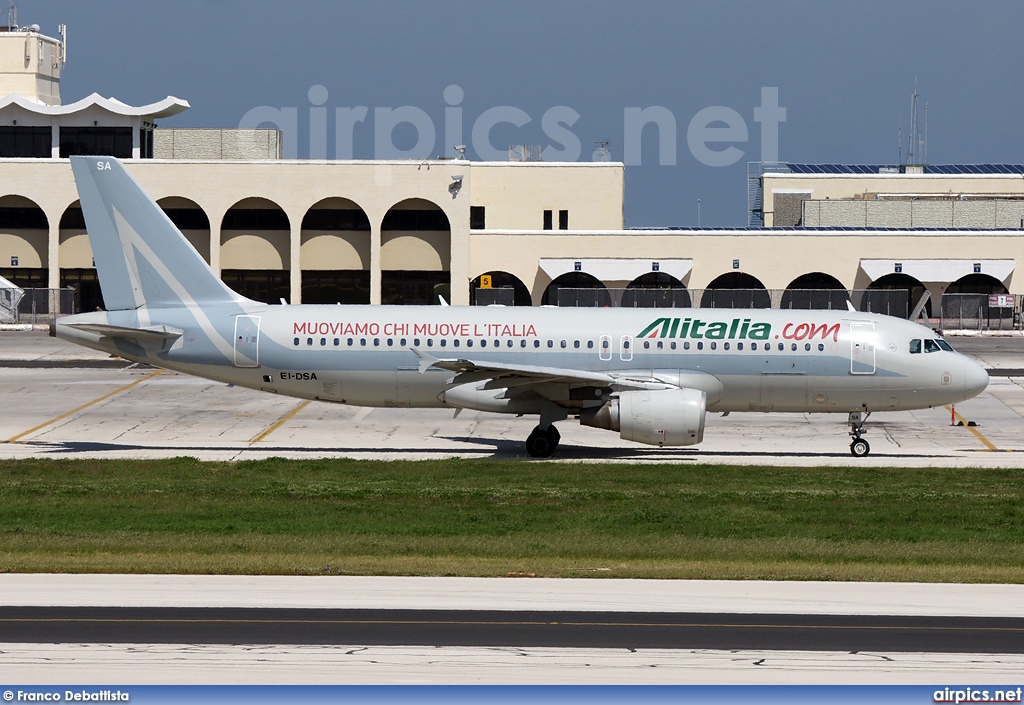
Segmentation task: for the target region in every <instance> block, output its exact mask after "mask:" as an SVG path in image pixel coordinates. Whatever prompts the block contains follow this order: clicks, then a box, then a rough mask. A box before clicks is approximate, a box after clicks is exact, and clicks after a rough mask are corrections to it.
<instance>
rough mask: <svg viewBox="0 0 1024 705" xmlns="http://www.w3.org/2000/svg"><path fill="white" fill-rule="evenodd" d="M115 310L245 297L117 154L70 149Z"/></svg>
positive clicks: (96, 255) (102, 275)
mask: <svg viewBox="0 0 1024 705" xmlns="http://www.w3.org/2000/svg"><path fill="white" fill-rule="evenodd" d="M71 168H72V171H74V174H75V184H76V185H77V186H78V198H79V200H80V201H81V204H82V213H83V215H84V216H85V226H86V230H87V231H88V233H89V244H90V245H91V246H92V253H93V258H94V259H95V260H96V271H97V273H98V275H99V279H100V288H101V289H102V290H103V302H104V304H105V305H106V307H107V310H110V311H120V310H130V309H138V308H141V307H144V306H145V307H178V306H195V305H200V306H202V305H207V304H218V303H228V302H236V303H244V302H246V301H247V299H245V298H243V297H242V296H240V295H238V294H236V293H235V292H233V291H232V290H231V289H229V288H228V287H227V286H225V284H224V283H223V282H222V281H221V280H220V278H219V277H218V276H217V275H216V274H214V272H213V270H212V269H210V267H209V265H207V264H206V262H205V261H204V260H203V258H202V256H201V255H200V254H199V253H198V252H196V250H195V248H194V247H192V244H191V243H189V241H188V240H187V239H185V236H184V235H182V234H181V231H180V230H178V228H177V227H175V225H174V223H172V222H171V220H170V219H169V218H168V217H167V215H166V214H165V213H164V212H163V211H162V210H161V209H160V207H159V206H158V205H157V204H156V203H155V202H154V201H153V199H152V198H150V197H149V195H148V194H147V193H146V192H145V191H143V190H142V187H141V186H139V184H138V183H137V182H136V181H135V179H133V178H132V176H131V174H129V173H128V172H127V171H125V169H124V167H123V166H122V165H121V163H120V162H119V161H117V160H116V159H114V158H113V157H71Z"/></svg>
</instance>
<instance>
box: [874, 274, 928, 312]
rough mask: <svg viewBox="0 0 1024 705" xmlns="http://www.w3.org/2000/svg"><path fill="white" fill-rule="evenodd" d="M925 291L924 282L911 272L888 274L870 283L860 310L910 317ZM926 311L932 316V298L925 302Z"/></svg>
mask: <svg viewBox="0 0 1024 705" xmlns="http://www.w3.org/2000/svg"><path fill="white" fill-rule="evenodd" d="M925 291H926V289H925V286H924V284H922V283H921V282H920V280H918V279H916V278H915V277H912V276H910V275H909V274H904V273H902V272H893V273H892V274H886V275H885V276H884V277H879V278H878V279H876V280H875V281H873V282H871V283H870V284H868V288H867V290H866V291H865V292H864V297H863V298H862V299H861V304H860V310H861V311H870V312H871V313H884V314H886V315H888V316H898V317H899V318H909V317H910V314H911V312H913V310H914V306H916V305H917V303H918V302H919V301H920V300H921V297H922V296H924V293H925ZM924 312H925V315H926V316H928V317H929V318H931V315H932V302H931V300H929V301H927V302H926V303H925V308H924Z"/></svg>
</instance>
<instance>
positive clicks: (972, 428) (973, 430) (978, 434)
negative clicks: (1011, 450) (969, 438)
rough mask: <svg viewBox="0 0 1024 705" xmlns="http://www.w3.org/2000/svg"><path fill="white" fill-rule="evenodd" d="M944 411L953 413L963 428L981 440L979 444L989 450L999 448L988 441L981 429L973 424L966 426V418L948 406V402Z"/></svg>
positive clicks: (994, 450)
mask: <svg viewBox="0 0 1024 705" xmlns="http://www.w3.org/2000/svg"><path fill="white" fill-rule="evenodd" d="M946 411H948V412H949V413H951V414H953V416H955V417H956V419H957V421H959V422H960V423H962V424H963V425H964V428H966V429H967V430H968V431H970V432H971V433H973V434H974V437H975V438H977V439H978V440H979V441H981V444H982V445H983V446H985V447H986V448H988V449H989V450H991V451H993V452H996V451H998V450H999V449H998V448H996V446H995V444H994V443H992V441H990V440H989V439H987V438H985V436H984V435H983V434H982V433H981V431H979V430H978V429H977V427H975V426H968V425H967V419H965V418H964V417H963V416H961V415H960V414H959V413H958V412H956V411H953V408H952V407H951V406H949V405H948V404H947V405H946Z"/></svg>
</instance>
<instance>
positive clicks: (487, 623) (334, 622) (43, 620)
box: [0, 617, 1024, 633]
mask: <svg viewBox="0 0 1024 705" xmlns="http://www.w3.org/2000/svg"><path fill="white" fill-rule="evenodd" d="M8 623H26V624H59V623H68V624H264V625H269V624H302V625H331V626H340V625H347V626H357V625H370V626H388V625H391V626H446V627H448V626H480V627H506V626H510V627H515V626H520V627H547V626H562V627H630V628H655V627H661V628H665V627H682V628H687V629H700V628H708V629H722V628H725V629H805V630H806V629H836V630H843V631H854V630H860V631H864V630H872V631H915V630H916V631H948V632H1012V633H1016V632H1024V627H958V626H927V625H913V624H894V625H882V624H875V625H871V624H868V625H856V624H744V623H737V624H732V623H725V622H693V623H690V622H541V621H532V620H531V621H504V620H465V621H459V620H433V619H422V620H408V619H395V620H388V619H170V618H168V619H104V618H97V617H39V618H36V617H9V618H8V617H0V624H8Z"/></svg>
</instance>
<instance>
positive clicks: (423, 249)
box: [380, 198, 452, 305]
mask: <svg viewBox="0 0 1024 705" xmlns="http://www.w3.org/2000/svg"><path fill="white" fill-rule="evenodd" d="M451 259H452V229H451V224H450V223H449V222H448V216H447V215H445V212H444V211H443V210H441V207H440V206H438V205H437V204H436V203H431V202H430V201H427V200H424V199H422V198H409V199H406V200H404V201H401V202H399V203H396V204H395V205H394V206H392V207H391V208H390V209H389V210H388V212H387V213H386V214H385V215H384V220H383V221H382V222H381V226H380V266H381V302H382V303H385V304H406V305H432V304H438V303H440V301H439V299H440V298H442V297H443V298H444V299H445V300H446V301H449V302H450V301H451Z"/></svg>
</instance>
